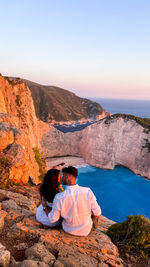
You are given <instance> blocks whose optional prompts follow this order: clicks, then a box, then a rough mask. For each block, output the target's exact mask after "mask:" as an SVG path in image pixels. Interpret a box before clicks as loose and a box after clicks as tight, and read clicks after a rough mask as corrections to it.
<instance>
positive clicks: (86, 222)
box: [49, 185, 101, 236]
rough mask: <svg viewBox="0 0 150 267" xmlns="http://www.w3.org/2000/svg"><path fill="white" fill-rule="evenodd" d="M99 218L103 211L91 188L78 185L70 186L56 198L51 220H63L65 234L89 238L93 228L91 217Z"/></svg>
mask: <svg viewBox="0 0 150 267" xmlns="http://www.w3.org/2000/svg"><path fill="white" fill-rule="evenodd" d="M92 214H93V215H94V216H99V215H100V214H101V209H100V207H99V205H98V204H97V202H96V198H95V196H94V194H93V192H92V191H91V189H90V188H87V187H81V186H78V185H70V186H67V187H66V190H64V192H62V193H58V194H57V195H56V196H55V199H54V202H53V210H52V212H51V214H50V215H49V216H50V217H49V218H50V220H51V222H52V219H54V220H56V219H58V218H57V216H61V217H62V218H63V223H62V225H63V229H64V231H65V232H67V233H70V234H73V235H79V236H87V235H88V234H89V233H90V231H91V228H92V224H93V222H92V219H91V215H92Z"/></svg>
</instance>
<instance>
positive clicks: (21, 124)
mask: <svg viewBox="0 0 150 267" xmlns="http://www.w3.org/2000/svg"><path fill="white" fill-rule="evenodd" d="M33 147H39V131H38V127H37V119H36V116H35V111H34V105H33V101H32V97H31V93H30V90H29V89H28V87H27V86H26V85H25V84H24V83H23V82H22V81H20V80H19V79H16V80H13V81H12V80H10V79H9V78H4V77H2V76H0V150H1V151H2V152H3V153H4V154H5V155H6V156H7V155H9V156H10V155H11V157H12V166H11V168H10V179H12V180H13V181H15V182H17V183H20V182H23V183H26V182H27V181H28V179H29V176H31V177H32V178H33V180H34V182H35V183H38V174H39V173H38V165H37V163H36V161H35V158H34V153H33V151H32V148H33Z"/></svg>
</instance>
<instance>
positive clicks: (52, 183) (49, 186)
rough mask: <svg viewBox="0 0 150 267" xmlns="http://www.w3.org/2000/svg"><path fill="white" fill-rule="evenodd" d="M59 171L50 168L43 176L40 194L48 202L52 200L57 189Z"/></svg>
mask: <svg viewBox="0 0 150 267" xmlns="http://www.w3.org/2000/svg"><path fill="white" fill-rule="evenodd" d="M59 173H60V171H59V170H56V169H50V170H48V172H47V173H46V175H45V177H44V181H43V183H42V185H41V187H40V194H41V195H42V196H43V197H44V198H45V200H47V201H48V202H53V199H54V197H55V195H56V194H57V193H58V192H59V191H58V186H59V182H58V176H59Z"/></svg>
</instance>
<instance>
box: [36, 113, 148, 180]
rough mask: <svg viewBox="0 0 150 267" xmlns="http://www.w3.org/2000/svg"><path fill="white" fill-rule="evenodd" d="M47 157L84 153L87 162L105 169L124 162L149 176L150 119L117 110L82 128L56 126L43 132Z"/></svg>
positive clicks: (133, 169) (141, 173) (137, 172)
mask: <svg viewBox="0 0 150 267" xmlns="http://www.w3.org/2000/svg"><path fill="white" fill-rule="evenodd" d="M41 145H42V147H43V151H44V152H45V153H46V155H47V157H54V156H65V155H71V156H82V157H83V158H84V160H85V162H86V163H88V164H90V165H93V166H96V167H99V168H104V169H114V167H115V166H116V165H123V166H125V167H127V168H129V169H130V170H132V171H133V172H134V173H136V174H139V175H141V176H144V177H147V178H149V179H150V120H148V119H145V120H144V119H141V118H137V117H134V116H131V115H121V114H118V115H117V114H116V115H112V116H110V117H108V118H104V119H103V120H101V121H99V122H97V123H94V124H92V125H90V126H88V127H87V128H85V129H84V130H82V131H80V132H74V133H66V134H63V133H61V132H59V131H57V130H56V129H52V128H51V129H50V131H49V132H48V133H47V134H46V135H43V138H42V141H41Z"/></svg>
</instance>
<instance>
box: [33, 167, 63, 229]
mask: <svg viewBox="0 0 150 267" xmlns="http://www.w3.org/2000/svg"><path fill="white" fill-rule="evenodd" d="M62 190H63V189H62V187H61V173H60V171H59V170H57V169H50V170H49V171H48V172H47V173H46V175H45V177H44V181H43V183H42V185H41V187H40V198H41V204H40V205H39V206H38V208H37V213H36V219H37V221H38V222H40V223H41V224H43V225H46V226H49V227H55V226H57V225H58V224H59V223H60V220H59V221H57V222H55V223H50V222H49V219H48V216H47V215H46V210H48V211H49V212H50V211H51V209H52V204H53V199H54V197H55V195H56V194H57V193H59V192H61V191H62Z"/></svg>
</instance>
